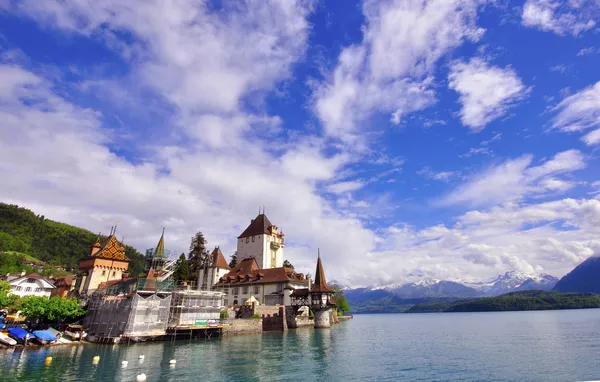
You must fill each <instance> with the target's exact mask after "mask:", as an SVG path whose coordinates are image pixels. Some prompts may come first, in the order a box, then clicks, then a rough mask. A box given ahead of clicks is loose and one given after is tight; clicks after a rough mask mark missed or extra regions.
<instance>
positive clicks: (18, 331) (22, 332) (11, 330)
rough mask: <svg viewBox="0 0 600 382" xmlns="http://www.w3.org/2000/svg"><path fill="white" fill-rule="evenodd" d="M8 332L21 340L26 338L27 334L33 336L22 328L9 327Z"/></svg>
mask: <svg viewBox="0 0 600 382" xmlns="http://www.w3.org/2000/svg"><path fill="white" fill-rule="evenodd" d="M8 334H10V335H11V337H14V338H16V339H19V340H24V339H25V337H26V336H27V335H30V336H31V333H29V332H28V331H27V330H25V329H22V328H8Z"/></svg>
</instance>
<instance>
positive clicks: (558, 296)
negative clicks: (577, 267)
mask: <svg viewBox="0 0 600 382" xmlns="http://www.w3.org/2000/svg"><path fill="white" fill-rule="evenodd" d="M588 308H600V295H598V294H593V293H557V292H549V291H541V290H531V291H522V292H513V293H506V294H503V295H500V296H496V297H486V298H477V299H471V300H464V299H463V300H456V301H451V300H448V301H445V302H443V303H440V304H433V303H426V304H418V305H415V306H413V307H412V308H411V309H409V310H408V311H407V312H408V313H427V312H500V311H520V310H553V309H588Z"/></svg>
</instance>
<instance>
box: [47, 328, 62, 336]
mask: <svg viewBox="0 0 600 382" xmlns="http://www.w3.org/2000/svg"><path fill="white" fill-rule="evenodd" d="M48 331H49V332H50V333H52V334H54V336H55V337H58V335H59V334H61V333H60V332H59V331H58V330H56V329H54V328H48Z"/></svg>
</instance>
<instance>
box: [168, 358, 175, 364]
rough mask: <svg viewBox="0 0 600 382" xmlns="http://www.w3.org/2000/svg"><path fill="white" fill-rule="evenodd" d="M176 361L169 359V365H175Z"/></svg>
mask: <svg viewBox="0 0 600 382" xmlns="http://www.w3.org/2000/svg"><path fill="white" fill-rule="evenodd" d="M176 363H177V360H175V359H172V360H170V361H169V365H175V364H176Z"/></svg>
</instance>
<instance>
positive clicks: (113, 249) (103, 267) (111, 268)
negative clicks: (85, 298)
mask: <svg viewBox="0 0 600 382" xmlns="http://www.w3.org/2000/svg"><path fill="white" fill-rule="evenodd" d="M128 267H129V259H128V258H127V256H125V247H124V246H123V243H119V241H118V240H117V237H116V236H115V234H114V232H113V231H111V235H110V236H109V237H107V238H106V239H105V240H104V242H103V243H100V239H99V238H98V239H96V242H95V243H94V244H93V245H92V247H91V248H90V252H89V254H88V256H86V257H84V258H82V259H81V260H79V271H78V272H77V278H76V281H75V291H77V292H78V293H79V294H88V295H89V294H91V293H93V292H94V291H95V290H96V289H98V286H99V285H100V284H101V283H106V282H109V281H113V280H121V279H122V278H123V273H125V272H126V271H127V268H128Z"/></svg>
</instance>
